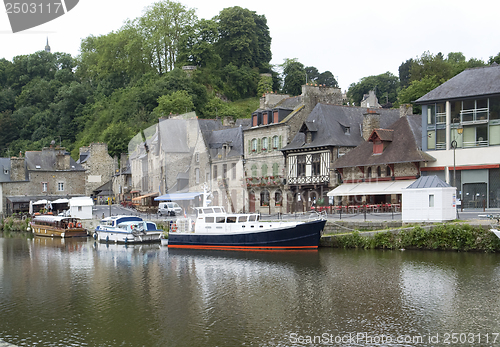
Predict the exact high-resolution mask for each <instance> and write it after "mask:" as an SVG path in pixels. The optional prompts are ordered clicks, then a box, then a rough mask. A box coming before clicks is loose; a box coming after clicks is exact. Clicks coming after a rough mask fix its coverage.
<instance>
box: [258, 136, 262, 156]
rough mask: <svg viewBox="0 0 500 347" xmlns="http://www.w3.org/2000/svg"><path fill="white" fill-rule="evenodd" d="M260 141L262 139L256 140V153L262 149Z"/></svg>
mask: <svg viewBox="0 0 500 347" xmlns="http://www.w3.org/2000/svg"><path fill="white" fill-rule="evenodd" d="M261 142H262V141H261V140H260V139H258V140H257V153H260V152H261V150H262V144H261Z"/></svg>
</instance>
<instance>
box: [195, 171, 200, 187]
mask: <svg viewBox="0 0 500 347" xmlns="http://www.w3.org/2000/svg"><path fill="white" fill-rule="evenodd" d="M194 179H195V182H196V184H199V183H200V169H199V168H196V169H194Z"/></svg>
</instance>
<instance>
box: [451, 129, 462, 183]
mask: <svg viewBox="0 0 500 347" xmlns="http://www.w3.org/2000/svg"><path fill="white" fill-rule="evenodd" d="M463 131H464V128H463V127H462V125H461V124H460V125H459V126H458V127H457V133H458V135H462V133H463ZM451 148H453V186H454V187H455V188H457V166H456V160H455V150H456V149H457V141H456V140H453V141H451ZM457 190H458V189H457Z"/></svg>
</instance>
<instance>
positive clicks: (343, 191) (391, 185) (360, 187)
mask: <svg viewBox="0 0 500 347" xmlns="http://www.w3.org/2000/svg"><path fill="white" fill-rule="evenodd" d="M413 182H415V180H400V181H398V180H396V181H382V182H360V183H344V184H341V185H340V186H338V187H337V188H335V189H333V190H331V191H329V192H328V194H327V195H328V196H349V195H386V194H402V192H403V189H405V188H406V187H408V186H409V185H410V184H412V183H413Z"/></svg>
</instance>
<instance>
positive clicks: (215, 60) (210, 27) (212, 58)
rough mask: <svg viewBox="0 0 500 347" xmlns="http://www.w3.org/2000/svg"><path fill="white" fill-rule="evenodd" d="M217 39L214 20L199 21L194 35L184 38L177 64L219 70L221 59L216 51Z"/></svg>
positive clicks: (194, 29) (195, 26)
mask: <svg viewBox="0 0 500 347" xmlns="http://www.w3.org/2000/svg"><path fill="white" fill-rule="evenodd" d="M217 38H218V29H217V23H216V22H215V21H214V20H206V19H201V20H199V21H198V22H197V23H195V25H194V28H193V32H192V34H191V35H189V36H188V35H186V36H184V41H183V43H182V45H181V47H180V48H179V55H178V59H177V63H180V64H182V65H183V64H184V63H188V64H189V65H195V66H198V67H201V68H205V67H208V68H211V69H215V68H218V67H219V65H220V61H221V58H220V56H219V54H217V52H216V50H215V43H216V42H217Z"/></svg>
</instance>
